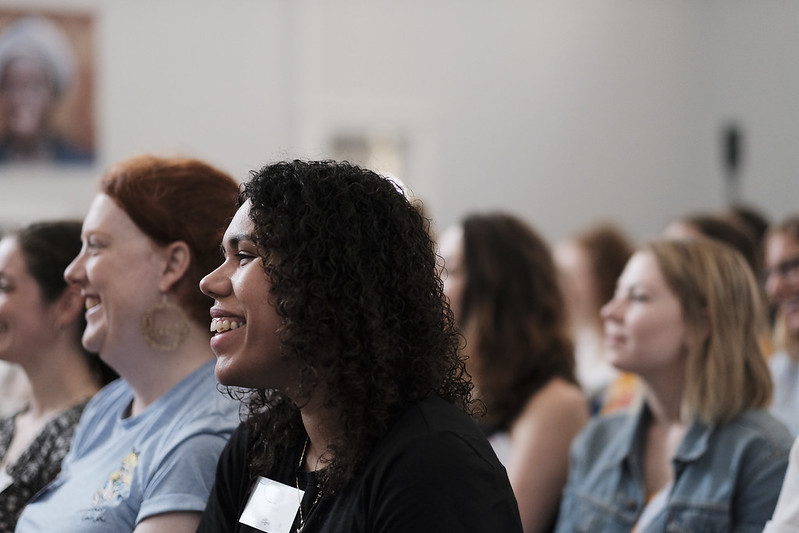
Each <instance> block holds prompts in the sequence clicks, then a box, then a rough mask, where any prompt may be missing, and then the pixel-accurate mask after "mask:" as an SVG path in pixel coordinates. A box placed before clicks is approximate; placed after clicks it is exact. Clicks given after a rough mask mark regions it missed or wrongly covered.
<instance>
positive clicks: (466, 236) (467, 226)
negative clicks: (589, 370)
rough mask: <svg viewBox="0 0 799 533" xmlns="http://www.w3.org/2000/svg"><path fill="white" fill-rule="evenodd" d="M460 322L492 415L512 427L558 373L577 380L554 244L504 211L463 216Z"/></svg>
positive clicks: (488, 419) (489, 421) (491, 422)
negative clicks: (464, 278) (464, 274)
mask: <svg viewBox="0 0 799 533" xmlns="http://www.w3.org/2000/svg"><path fill="white" fill-rule="evenodd" d="M462 225H463V266H464V270H465V273H466V282H465V285H464V289H463V296H462V300H461V301H462V304H461V305H462V312H461V318H460V322H461V324H460V326H461V328H462V329H463V331H464V332H465V334H466V337H467V352H468V353H469V355H470V357H473V358H474V361H473V362H472V361H471V360H470V363H469V369H470V372H472V373H473V374H474V375H475V378H476V382H477V385H478V388H479V393H480V399H481V400H482V401H483V402H484V403H485V405H486V415H485V423H486V425H487V426H489V427H491V428H498V429H505V428H507V427H508V426H509V425H510V424H511V423H512V422H513V420H514V419H515V418H516V417H517V416H518V414H519V413H520V412H521V410H522V409H523V407H524V405H525V404H526V403H527V401H528V400H529V398H530V397H531V396H532V395H534V394H535V393H536V392H537V391H538V390H539V389H540V388H541V387H543V386H544V385H545V384H546V383H547V382H549V381H550V380H551V379H552V378H553V377H556V376H557V377H561V378H563V379H565V380H567V381H570V382H572V383H576V381H575V377H574V353H573V346H572V343H571V340H570V337H569V330H568V321H567V313H566V307H565V302H564V300H563V296H562V294H561V292H560V289H559V286H558V282H557V281H558V280H557V273H556V270H555V265H554V262H553V260H552V256H551V254H550V251H549V247H548V246H547V245H546V244H545V243H544V241H543V240H542V239H541V238H540V237H539V236H538V235H537V234H536V233H535V232H534V231H533V230H532V228H530V227H529V226H527V225H526V224H525V223H523V222H522V221H520V220H519V219H517V218H515V217H513V216H510V215H506V214H502V213H494V214H486V215H472V216H469V217H467V218H466V219H465V220H464V221H463V224H462Z"/></svg>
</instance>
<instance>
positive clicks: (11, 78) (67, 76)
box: [0, 16, 93, 163]
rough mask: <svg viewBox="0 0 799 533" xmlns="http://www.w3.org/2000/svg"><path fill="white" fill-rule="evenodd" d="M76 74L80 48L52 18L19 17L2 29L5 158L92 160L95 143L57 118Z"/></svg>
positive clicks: (0, 105) (1, 147)
mask: <svg viewBox="0 0 799 533" xmlns="http://www.w3.org/2000/svg"><path fill="white" fill-rule="evenodd" d="M76 74H77V58H76V55H75V50H74V49H73V46H72V44H71V43H70V41H69V39H68V38H67V36H66V34H65V33H64V31H63V30H62V29H61V28H59V26H58V25H56V24H55V23H54V22H53V21H51V20H49V19H48V18H44V17H41V16H23V17H19V18H18V19H17V20H15V21H14V22H12V23H11V24H9V25H8V26H6V27H5V28H4V29H3V30H2V31H0V125H1V126H0V128H1V130H0V163H6V162H19V163H36V162H53V163H90V162H92V160H93V153H92V150H91V147H90V146H88V147H87V146H82V145H80V144H78V143H76V142H75V141H74V140H73V139H70V138H69V137H68V136H67V135H65V133H64V132H63V131H62V128H60V127H59V124H58V123H57V121H56V113H57V110H58V108H59V106H60V105H61V104H62V102H63V100H64V99H65V96H66V95H67V94H68V92H69V91H70V90H71V89H72V87H73V85H74V83H75V80H76Z"/></svg>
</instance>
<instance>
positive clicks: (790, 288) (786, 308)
mask: <svg viewBox="0 0 799 533" xmlns="http://www.w3.org/2000/svg"><path fill="white" fill-rule="evenodd" d="M765 279H766V294H767V295H768V297H769V299H770V300H771V302H772V303H774V304H775V305H776V306H777V309H778V310H779V313H780V314H781V315H782V316H783V318H784V319H785V324H786V326H787V327H788V329H789V330H790V333H791V334H792V335H793V336H797V335H799V242H797V241H796V240H794V239H793V238H792V237H791V236H790V235H787V234H785V233H775V234H773V235H771V236H769V237H768V240H767V241H766V250H765Z"/></svg>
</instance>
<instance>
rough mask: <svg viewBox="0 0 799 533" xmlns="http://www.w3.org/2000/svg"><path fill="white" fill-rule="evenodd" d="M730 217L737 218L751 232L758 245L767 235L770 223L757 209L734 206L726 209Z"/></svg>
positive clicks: (747, 206)
mask: <svg viewBox="0 0 799 533" xmlns="http://www.w3.org/2000/svg"><path fill="white" fill-rule="evenodd" d="M728 212H729V214H730V215H732V216H734V217H737V218H738V219H739V220H740V221H741V222H743V223H744V224H746V227H748V228H749V230H750V231H751V232H752V235H753V236H754V237H755V240H756V241H757V242H758V243H760V242H762V241H763V239H764V238H765V236H766V233H768V229H769V226H770V225H771V222H770V221H769V219H768V217H767V216H766V215H764V214H763V212H761V211H760V210H759V209H757V208H755V207H752V206H750V205H741V204H738V205H734V206H732V207H730V208H729V209H728Z"/></svg>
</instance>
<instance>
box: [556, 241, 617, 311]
mask: <svg viewBox="0 0 799 533" xmlns="http://www.w3.org/2000/svg"><path fill="white" fill-rule="evenodd" d="M553 258H554V259H555V265H556V266H557V268H558V281H559V285H560V289H561V292H562V293H563V298H564V299H565V301H566V306H567V308H568V310H569V318H570V320H571V322H572V326H581V325H584V324H594V323H596V321H597V320H598V318H599V317H598V316H597V312H596V309H597V308H598V307H599V304H598V302H597V301H596V300H597V295H596V292H597V291H596V288H595V286H594V279H593V272H592V271H591V264H590V261H589V257H588V253H587V252H586V251H585V250H584V249H583V248H582V247H581V246H580V245H579V244H577V243H576V242H574V241H564V242H561V243H559V244H558V245H557V246H555V249H554V251H553ZM602 303H605V302H602Z"/></svg>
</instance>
